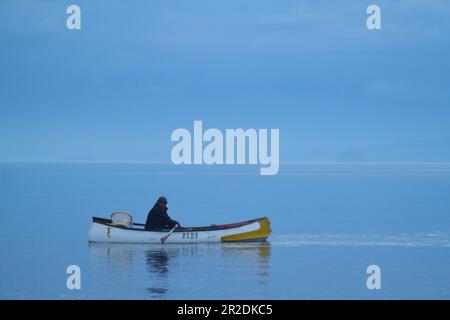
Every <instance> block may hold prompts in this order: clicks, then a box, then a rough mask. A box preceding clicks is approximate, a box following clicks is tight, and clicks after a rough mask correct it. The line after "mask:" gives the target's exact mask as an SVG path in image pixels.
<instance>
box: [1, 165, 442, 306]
mask: <svg viewBox="0 0 450 320" xmlns="http://www.w3.org/2000/svg"><path fill="white" fill-rule="evenodd" d="M160 195H165V196H167V197H168V199H169V204H168V206H169V214H170V215H171V216H172V217H173V218H175V219H177V220H179V221H180V222H181V223H182V224H183V225H185V226H200V225H210V224H213V223H214V224H220V223H230V222H237V221H241V220H247V219H251V218H256V217H261V216H268V217H269V218H270V219H271V222H272V230H273V235H272V237H271V238H270V239H269V242H267V243H262V244H198V245H125V244H123V245H118V244H114V245H109V244H89V243H88V241H87V232H88V229H89V226H90V223H91V217H92V216H100V217H108V216H109V215H110V214H111V212H113V211H118V210H123V211H128V212H130V213H131V214H132V215H133V217H134V220H135V221H138V222H143V221H145V218H146V215H147V212H148V210H149V209H150V208H151V207H152V205H153V203H154V201H155V200H156V198H157V197H158V196H160ZM449 195H450V165H449V164H445V163H442V164H438V163H435V164H426V163H400V164H398V163H397V164H396V163H293V164H283V165H281V167H280V172H279V174H278V175H276V176H260V175H259V169H258V168H256V167H255V168H241V167H204V166H201V167H196V166H191V167H176V166H173V165H167V164H144V163H109V164H105V163H90V164H86V163H78V164H77V163H72V164H19V163H16V164H0V211H1V219H2V225H3V227H2V228H1V230H2V231H1V234H0V251H1V254H0V255H1V257H2V258H1V264H0V298H2V299H24V298H25V299H80V298H81V299H110V298H112V299H197V298H200V299H201V298H204V299H221V298H230V299H247V298H248V299H309V298H319V299H331V298H338V299H347V298H349V299H350V298H351V299H354V298H361V299H378V298H381V299H389V298H396V299H398V298H412V299H416V298H417V299H419V298H420V299H429V298H433V299H449V298H450V239H449V234H450V196H449ZM73 264H75V265H78V266H79V267H80V268H81V289H80V290H68V289H67V288H66V279H67V277H68V275H67V274H66V268H67V266H69V265H73ZM374 264H375V265H378V266H379V267H380V268H381V289H380V290H369V289H368V288H367V286H366V279H367V277H368V276H369V275H368V274H367V273H366V269H367V267H368V266H369V265H374Z"/></svg>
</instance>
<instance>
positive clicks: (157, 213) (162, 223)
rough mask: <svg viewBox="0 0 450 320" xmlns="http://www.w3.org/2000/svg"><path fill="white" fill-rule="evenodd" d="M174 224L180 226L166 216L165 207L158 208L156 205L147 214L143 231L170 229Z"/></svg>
mask: <svg viewBox="0 0 450 320" xmlns="http://www.w3.org/2000/svg"><path fill="white" fill-rule="evenodd" d="M176 224H178V225H180V224H179V223H178V222H177V221H175V220H172V219H170V217H169V215H168V214H167V207H160V206H159V205H158V204H157V203H156V204H155V205H154V206H153V208H152V209H151V210H150V212H149V213H148V216H147V221H146V222H145V229H151V230H161V229H172V228H173V227H175V225H176Z"/></svg>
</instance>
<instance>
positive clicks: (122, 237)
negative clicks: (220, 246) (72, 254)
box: [88, 213, 271, 243]
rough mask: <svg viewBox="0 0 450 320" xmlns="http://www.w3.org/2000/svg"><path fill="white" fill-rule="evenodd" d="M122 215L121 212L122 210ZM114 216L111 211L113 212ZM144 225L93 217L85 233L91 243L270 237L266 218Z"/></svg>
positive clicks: (173, 241) (231, 240) (246, 240)
mask: <svg viewBox="0 0 450 320" xmlns="http://www.w3.org/2000/svg"><path fill="white" fill-rule="evenodd" d="M121 214H122V213H121ZM113 215H114V214H113ZM144 226H145V225H143V224H140V223H132V222H131V216H130V220H129V221H127V222H125V223H124V222H121V221H119V222H117V221H114V219H104V218H96V217H93V218H92V225H91V228H90V230H89V233H88V238H89V241H90V242H110V243H162V241H161V239H162V238H164V237H166V236H167V235H169V234H170V236H169V237H167V240H165V243H203V242H204V243H207V242H254V241H265V240H266V239H267V238H268V237H269V236H270V232H271V230H270V221H269V219H268V218H266V217H263V218H258V219H254V220H248V221H242V222H238V223H231V224H224V225H212V226H207V227H193V228H184V227H183V228H177V229H175V230H172V232H171V230H146V229H145V228H144Z"/></svg>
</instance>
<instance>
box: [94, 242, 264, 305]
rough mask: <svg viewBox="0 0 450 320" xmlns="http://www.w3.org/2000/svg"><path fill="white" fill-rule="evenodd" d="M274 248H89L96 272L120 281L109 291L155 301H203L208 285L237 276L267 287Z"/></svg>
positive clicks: (235, 245)
mask: <svg viewBox="0 0 450 320" xmlns="http://www.w3.org/2000/svg"><path fill="white" fill-rule="evenodd" d="M270 250H271V248H270V243H269V242H263V243H224V244H222V245H217V244H207V243H206V244H194V245H193V244H189V245H186V244H173V245H170V246H166V245H161V244H110V243H90V244H89V253H90V260H91V262H92V263H91V264H93V270H94V272H102V273H105V272H108V271H110V273H109V276H108V278H109V279H110V281H113V282H116V283H115V284H109V285H107V286H106V287H107V289H106V290H113V291H114V292H122V291H125V292H129V293H128V295H131V296H133V294H137V293H136V287H138V288H141V289H139V290H138V291H139V292H140V293H142V292H145V293H147V294H148V295H149V296H150V297H152V298H173V297H175V298H180V297H189V298H191V297H198V296H195V294H201V292H203V291H204V290H205V289H203V290H202V288H203V286H208V283H210V285H212V286H216V285H217V281H219V280H218V279H227V278H229V277H232V278H234V277H236V276H237V277H245V279H246V281H254V283H256V284H257V285H258V286H259V287H260V288H263V287H264V286H266V284H267V282H268V275H269V262H270V261H269V260H270ZM142 272H144V273H142ZM174 283H176V285H174ZM221 290H222V291H224V290H225V291H226V289H224V288H222V289H221Z"/></svg>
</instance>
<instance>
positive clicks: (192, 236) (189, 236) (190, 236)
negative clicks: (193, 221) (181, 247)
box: [181, 232, 198, 240]
mask: <svg viewBox="0 0 450 320" xmlns="http://www.w3.org/2000/svg"><path fill="white" fill-rule="evenodd" d="M181 239H184V240H193V239H198V232H183V234H182V235H181Z"/></svg>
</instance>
